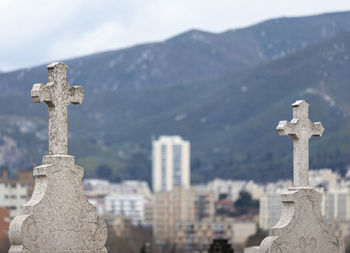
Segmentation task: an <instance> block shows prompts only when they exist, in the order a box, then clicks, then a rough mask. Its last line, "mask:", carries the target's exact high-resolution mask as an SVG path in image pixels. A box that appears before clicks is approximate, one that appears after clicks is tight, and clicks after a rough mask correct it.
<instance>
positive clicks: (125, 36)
mask: <svg viewBox="0 0 350 253" xmlns="http://www.w3.org/2000/svg"><path fill="white" fill-rule="evenodd" d="M347 9H350V1H348V0H333V1H329V0H318V1H317V4H315V1H304V0H294V1H281V0H264V1H261V0H118V1H115V0H99V1H98V0H74V1H71V0H50V1H46V0H33V1H28V0H1V1H0V27H1V40H0V70H1V69H3V70H9V69H15V68H20V67H24V66H32V65H36V64H39V63H43V62H47V61H51V60H55V59H62V58H70V57H73V56H78V55H84V54H90V53H93V52H96V51H103V50H108V49H115V48H120V47H126V46H130V45H134V44H137V43H142V42H147V41H156V40H163V39H166V38H168V37H170V36H173V35H175V34H177V33H180V32H183V31H185V30H188V29H191V28H199V29H204V30H209V31H216V32H219V31H224V30H227V29H230V28H236V27H243V26H246V25H249V24H253V23H256V22H259V21H262V20H265V19H267V18H272V17H279V16H285V15H288V16H291V15H292V16H294V15H308V14H316V13H321V12H330V11H337V10H347Z"/></svg>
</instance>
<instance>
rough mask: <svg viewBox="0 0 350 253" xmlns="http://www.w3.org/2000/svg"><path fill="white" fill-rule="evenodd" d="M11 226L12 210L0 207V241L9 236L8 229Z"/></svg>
mask: <svg viewBox="0 0 350 253" xmlns="http://www.w3.org/2000/svg"><path fill="white" fill-rule="evenodd" d="M9 226H10V212H9V211H8V210H6V209H5V208H3V207H0V243H1V242H2V241H3V240H4V239H6V238H7V237H8V229H9Z"/></svg>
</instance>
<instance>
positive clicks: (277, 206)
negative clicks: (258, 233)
mask: <svg viewBox="0 0 350 253" xmlns="http://www.w3.org/2000/svg"><path fill="white" fill-rule="evenodd" d="M282 207H283V205H282V202H281V194H280V193H277V192H276V193H267V194H266V195H264V196H262V197H261V198H260V207H259V225H260V228H262V229H265V230H268V229H270V228H272V227H273V226H274V225H276V224H277V222H278V221H279V219H280V218H281V215H282Z"/></svg>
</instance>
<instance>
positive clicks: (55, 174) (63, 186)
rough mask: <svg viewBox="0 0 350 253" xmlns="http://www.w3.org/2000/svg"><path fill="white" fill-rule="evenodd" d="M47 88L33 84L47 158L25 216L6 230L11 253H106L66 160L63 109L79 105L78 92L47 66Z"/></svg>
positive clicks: (63, 73)
mask: <svg viewBox="0 0 350 253" xmlns="http://www.w3.org/2000/svg"><path fill="white" fill-rule="evenodd" d="M47 68H48V76H49V77H48V83H47V84H46V85H43V84H34V86H33V89H32V91H31V95H32V98H33V101H34V102H35V103H41V102H45V103H46V104H47V106H48V110H49V154H48V155H46V156H44V157H43V164H42V165H40V166H38V167H35V168H34V171H33V175H34V178H35V188H34V192H33V195H32V196H31V198H30V200H29V201H28V202H27V203H25V204H24V205H23V215H21V216H17V217H16V218H15V219H14V220H13V221H12V222H11V224H10V232H9V237H10V242H11V248H10V250H9V252H10V253H78V252H79V253H106V252H107V250H106V248H105V247H104V245H105V242H106V239H107V228H106V225H105V223H104V221H103V220H102V219H101V218H100V217H98V216H97V213H96V209H95V207H94V206H92V205H91V204H90V203H89V202H88V200H87V199H86V197H85V196H84V193H83V187H82V182H81V180H82V177H83V173H84V169H83V168H82V167H79V166H77V165H76V164H75V163H74V157H73V156H70V155H68V130H67V109H68V108H67V107H68V105H69V104H70V103H72V104H81V103H82V101H83V98H84V92H83V90H82V88H81V87H80V86H73V87H71V86H70V85H69V84H68V83H67V66H66V65H65V64H63V63H60V62H59V63H53V64H50V65H49V66H47Z"/></svg>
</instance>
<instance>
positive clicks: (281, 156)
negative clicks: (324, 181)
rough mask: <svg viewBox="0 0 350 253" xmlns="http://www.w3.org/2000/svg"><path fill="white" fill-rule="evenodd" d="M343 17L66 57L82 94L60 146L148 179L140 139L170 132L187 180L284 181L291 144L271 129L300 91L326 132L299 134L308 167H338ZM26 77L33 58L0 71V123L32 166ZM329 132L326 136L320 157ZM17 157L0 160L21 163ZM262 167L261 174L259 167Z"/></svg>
mask: <svg viewBox="0 0 350 253" xmlns="http://www.w3.org/2000/svg"><path fill="white" fill-rule="evenodd" d="M349 17H350V12H344V13H336V14H325V15H319V16H314V17H308V18H306V21H305V19H304V18H301V19H303V21H300V20H299V19H298V18H293V19H290V18H287V19H282V20H279V21H278V22H277V21H276V20H275V21H267V22H263V23H262V24H260V25H259V24H257V25H254V26H252V27H249V28H246V29H241V30H240V31H237V30H235V31H234V32H230V31H226V32H223V33H220V34H211V33H209V35H208V33H205V32H204V33H202V32H201V31H196V30H194V31H189V32H188V33H185V34H182V36H181V35H179V36H175V37H173V38H170V39H169V40H166V41H164V42H161V43H151V44H146V45H139V46H135V47H132V48H128V49H123V50H117V51H111V52H105V53H99V54H94V55H90V56H85V57H81V58H77V59H71V60H67V61H65V63H66V64H67V65H68V66H69V70H68V80H69V82H70V84H71V85H79V84H82V85H83V88H84V90H85V94H86V98H85V101H84V102H83V104H82V105H79V106H71V107H70V109H69V129H70V150H71V153H72V154H73V155H75V156H76V157H77V162H78V164H80V165H82V166H84V167H85V168H86V175H87V176H95V175H96V168H98V167H101V166H104V168H106V167H109V168H111V170H113V173H114V176H113V178H112V179H114V180H119V179H122V178H136V179H147V180H148V181H150V167H151V166H150V148H151V147H150V140H151V136H152V135H154V136H158V135H161V134H180V135H181V136H183V137H184V138H186V139H188V140H190V141H191V143H192V157H193V159H192V171H193V173H192V175H193V182H202V181H206V180H209V179H210V178H211V177H213V176H221V177H227V178H244V179H248V178H251V179H255V180H257V181H268V180H274V179H277V178H286V177H289V176H290V175H291V168H290V166H291V141H290V140H289V139H288V138H282V137H278V136H277V135H276V131H275V127H276V124H277V123H278V120H281V119H284V118H286V116H287V117H291V107H290V104H291V103H292V102H294V101H293V100H296V99H299V98H306V99H307V101H308V102H309V103H310V118H311V119H314V118H315V119H316V120H317V121H318V119H320V120H327V122H325V125H326V135H325V136H324V137H322V138H321V139H320V140H319V139H315V140H312V141H311V154H312V155H311V156H310V157H311V160H312V161H311V166H313V167H318V166H320V165H322V164H324V166H332V167H333V168H335V169H337V168H338V169H340V170H344V169H345V168H346V166H347V165H348V164H349V163H350V161H349V159H348V158H347V156H349V157H350V151H349V148H347V147H346V142H345V141H346V140H347V139H346V138H340V137H341V135H342V134H345V133H347V132H350V131H349V128H348V127H347V125H346V124H348V117H347V116H344V115H348V112H349V111H350V110H349V108H350V105H349V103H348V102H347V99H346V94H347V92H346V91H348V89H349V87H348V86H347V83H346V80H348V79H349V78H350V77H349V74H347V71H346V63H347V61H348V58H344V57H345V56H348V57H350V52H349V47H350V45H349V42H350V38H349V33H348V32H347V31H348V30H349ZM290 21H291V22H290ZM334 24H335V25H334ZM311 28H312V29H313V30H312V32H310V29H311ZM262 31H263V32H265V35H263V34H262ZM295 31H297V32H295ZM324 31H326V32H324ZM315 34H317V36H315ZM203 37H204V38H203ZM303 41H306V44H303V43H302V42H303ZM214 49H215V50H217V51H215V52H214V51H212V50H214ZM259 52H263V54H262V56H261V55H259ZM281 52H284V53H281ZM341 56H343V59H341ZM306 70H309V71H306ZM325 73H327V74H325ZM325 75H326V76H325ZM38 82H42V83H46V82H47V70H46V69H45V67H44V66H39V67H35V68H31V69H24V70H18V71H14V72H10V73H2V74H0V91H1V93H0V117H1V118H2V121H1V122H0V132H1V133H2V135H3V136H8V137H9V138H12V139H14V140H16V142H17V148H18V149H21V150H23V151H25V152H24V153H23V152H21V154H27V157H26V158H27V159H29V160H30V161H31V162H32V163H34V164H40V160H41V156H42V155H43V154H45V153H46V152H47V108H46V105H44V104H41V105H36V104H33V102H32V101H31V97H30V89H31V87H32V84H33V83H38ZM282 84H283V86H282ZM339 90H342V91H344V92H339ZM324 101H326V103H325V104H323V103H324ZM334 101H336V104H334ZM340 109H341V110H340ZM327 115H328V116H329V117H330V119H331V121H330V122H328V120H329V119H327V117H326V116H327ZM335 122H339V125H340V123H341V126H342V127H339V125H337V124H336V123H335ZM258 126H259V127H258ZM327 131H330V133H331V134H330V135H329V137H328V135H327ZM331 138H334V139H335V140H336V141H335V143H336V145H332V147H331V148H332V150H331V151H330V152H329V153H327V154H324V147H329V146H330V143H332V140H331ZM0 146H1V145H0ZM340 147H342V148H340ZM0 151H1V149H0ZM315 157H316V158H317V159H315ZM21 159H22V158H21ZM23 160H24V159H23ZM11 163H12V164H11ZM25 163H26V164H25ZM25 163H24V162H23V164H22V165H15V164H13V162H11V161H10V160H9V161H8V162H6V161H0V166H10V167H12V168H24V167H29V166H30V165H29V164H27V162H25ZM266 170H271V171H272V172H273V173H270V174H269V176H266V175H264V174H263V171H266ZM98 176H101V175H98ZM102 176H103V175H102Z"/></svg>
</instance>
